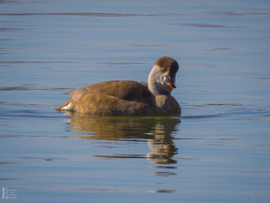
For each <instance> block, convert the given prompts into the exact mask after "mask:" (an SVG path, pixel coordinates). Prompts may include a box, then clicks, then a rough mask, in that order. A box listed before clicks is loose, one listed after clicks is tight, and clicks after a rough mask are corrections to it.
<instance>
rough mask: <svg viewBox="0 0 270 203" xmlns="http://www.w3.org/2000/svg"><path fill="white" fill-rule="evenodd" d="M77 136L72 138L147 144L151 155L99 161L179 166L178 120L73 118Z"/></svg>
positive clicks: (160, 118) (69, 121)
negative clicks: (130, 160)
mask: <svg viewBox="0 0 270 203" xmlns="http://www.w3.org/2000/svg"><path fill="white" fill-rule="evenodd" d="M67 122H68V123H69V126H70V129H71V131H73V132H77V133H78V135H77V136H72V137H73V138H82V139H94V140H110V141H111V140H118V141H124V140H128V141H134V142H140V141H141V142H145V141H147V143H148V145H149V148H150V149H151V152H149V153H148V154H147V155H134V154H132V155H130V154H123V155H94V156H95V157H99V158H147V159H148V160H149V161H151V162H153V163H157V164H172V163H176V160H174V159H173V156H174V155H175V154H177V148H176V147H175V144H174V142H173V139H174V137H173V133H174V132H175V131H178V128H177V126H178V124H179V123H180V119H179V118H171V117H155V118H154V117H88V116H77V115H72V116H71V118H70V119H68V120H67Z"/></svg>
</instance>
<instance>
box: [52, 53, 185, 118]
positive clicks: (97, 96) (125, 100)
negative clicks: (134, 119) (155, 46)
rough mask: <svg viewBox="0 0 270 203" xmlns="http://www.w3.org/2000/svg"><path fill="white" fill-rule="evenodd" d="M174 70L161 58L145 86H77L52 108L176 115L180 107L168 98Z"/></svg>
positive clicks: (131, 83)
mask: <svg viewBox="0 0 270 203" xmlns="http://www.w3.org/2000/svg"><path fill="white" fill-rule="evenodd" d="M178 68H179V66H178V63H177V61H176V60H174V59H173V58H170V57H167V56H164V57H161V58H159V59H158V60H157V62H156V63H155V65H154V66H153V68H152V70H151V72H150V74H149V77H148V83H146V82H137V81H130V80H116V81H107V82H101V83H97V84H93V85H90V86H85V87H81V88H79V89H75V90H73V91H71V92H69V94H70V95H71V96H72V98H71V99H70V100H69V101H67V102H66V103H65V104H64V105H62V106H60V107H58V108H56V109H57V110H60V111H75V112H78V113H86V114H89V115H96V116H162V115H180V114H181V108H180V105H179V104H178V102H177V101H176V99H175V98H174V97H173V96H171V91H172V90H173V89H174V88H176V86H175V75H176V73H177V71H178Z"/></svg>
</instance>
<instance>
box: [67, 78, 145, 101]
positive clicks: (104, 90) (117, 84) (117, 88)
mask: <svg viewBox="0 0 270 203" xmlns="http://www.w3.org/2000/svg"><path fill="white" fill-rule="evenodd" d="M69 93H70V94H71V96H72V98H73V99H74V100H75V101H79V100H80V98H81V97H82V96H83V95H84V94H85V93H91V94H96V95H104V96H106V95H109V96H114V97H116V98H118V99H123V100H128V101H143V100H145V99H146V98H148V97H150V94H149V92H148V90H147V83H144V82H135V81H128V80H126V81H107V82H101V83H97V84H94V85H90V86H85V87H81V88H79V89H76V90H73V91H71V92H69Z"/></svg>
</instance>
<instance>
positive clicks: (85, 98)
mask: <svg viewBox="0 0 270 203" xmlns="http://www.w3.org/2000/svg"><path fill="white" fill-rule="evenodd" d="M69 93H70V94H71V96H72V98H71V99H70V100H69V101H68V102H67V103H66V104H64V105H63V106H61V107H58V109H59V110H74V111H78V112H80V113H89V114H92V115H134V116H135V115H145V114H153V113H152V111H153V105H152V100H151V96H150V93H149V91H148V89H147V83H145V82H135V81H107V82H101V83H97V84H94V85H90V86H85V87H81V88H79V89H76V90H73V91H71V92H69Z"/></svg>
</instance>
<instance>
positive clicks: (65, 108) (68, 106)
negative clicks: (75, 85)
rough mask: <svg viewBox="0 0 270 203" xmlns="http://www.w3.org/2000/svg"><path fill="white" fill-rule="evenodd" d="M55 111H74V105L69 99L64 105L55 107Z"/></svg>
mask: <svg viewBox="0 0 270 203" xmlns="http://www.w3.org/2000/svg"><path fill="white" fill-rule="evenodd" d="M55 109H56V110H58V111H74V104H73V102H72V101H71V99H70V100H69V101H67V102H66V103H65V104H64V105H62V106H59V107H57V108H55Z"/></svg>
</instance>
